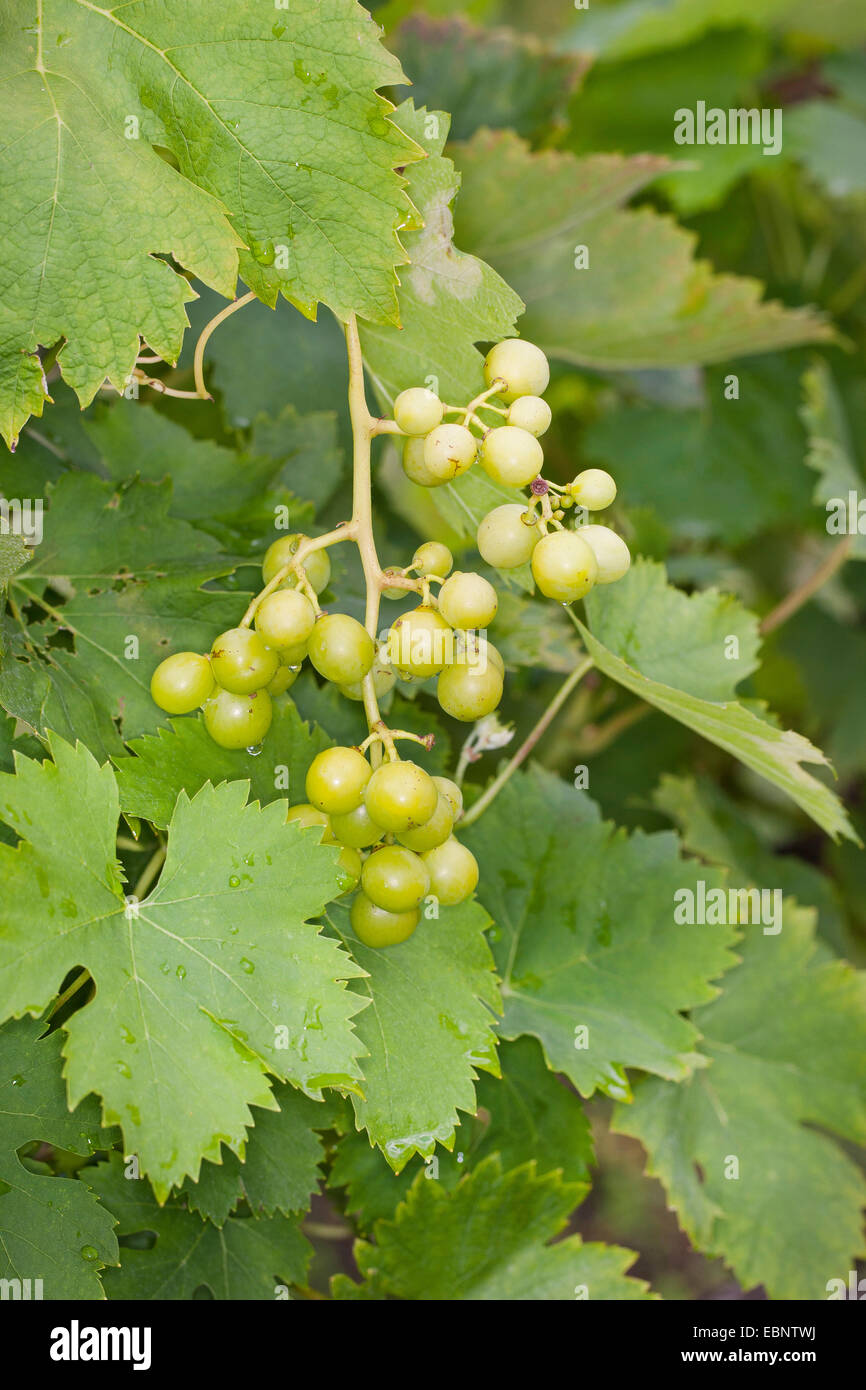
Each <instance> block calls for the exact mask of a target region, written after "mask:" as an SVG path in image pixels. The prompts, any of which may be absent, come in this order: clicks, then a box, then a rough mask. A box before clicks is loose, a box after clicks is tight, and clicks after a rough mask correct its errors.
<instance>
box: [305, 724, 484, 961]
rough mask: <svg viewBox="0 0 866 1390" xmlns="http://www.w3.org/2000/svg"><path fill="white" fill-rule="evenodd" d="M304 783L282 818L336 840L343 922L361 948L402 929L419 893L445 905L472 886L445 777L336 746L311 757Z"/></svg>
mask: <svg viewBox="0 0 866 1390" xmlns="http://www.w3.org/2000/svg"><path fill="white" fill-rule="evenodd" d="M305 789H306V793H307V801H306V802H303V803H301V804H300V805H298V806H292V807H290V808H289V812H288V818H289V820H291V821H297V822H299V823H300V824H301V825H320V826H321V827H322V832H323V836H322V838H323V842H324V843H326V844H337V845H339V846H340V847H341V850H340V861H339V862H340V865H341V867H342V869H343V870H344V873H345V876H346V889H345V891H346V892H350V891H352V890H353V889H355V888H358V892H357V893H356V894H355V897H354V898H353V900H352V906H351V909H350V914H349V915H350V920H351V923H352V928H353V930H354V932H355V934H356V936H358V937H359V938H360V939H361V941H363V942H364V943H365V944H366V945H367V946H392V945H394V944H395V943H396V942H399V941H405V940H406V938H407V937H409V936H411V935H412V932H413V931H414V930H415V928H416V926H417V925H418V921H419V919H420V915H421V907H422V904H423V902H424V900H425V898H427V897H428V895H429V896H431V897H433V898H435V899H436V901H437V902H438V903H441V904H442V905H444V906H446V907H449V906H453V905H454V904H455V903H460V902H463V900H464V899H465V898H468V897H469V896H470V894H471V893H472V892H473V891H474V889H475V885H476V884H477V882H478V864H477V863H476V860H475V857H474V855H473V854H472V853H471V852H470V851H469V850H468V849H467V848H466V846H465V845H461V844H460V842H459V840H457V839H455V837H454V835H453V834H452V831H453V828H454V824H455V821H457V819H458V818H459V816H460V815H461V814H462V811H463V795H462V793H461V791H460V788H459V787H458V786H457V784H456V783H455V782H452V781H450V780H449V778H447V777H431V775H430V774H429V773H428V772H426V771H425V770H424V768H423V767H419V766H418V765H417V763H413V762H409V761H406V760H404V759H401V758H396V757H395V758H393V759H392V760H389V761H386V762H383V763H382V764H381V765H380V766H379V767H377V768H375V769H373V768H372V767H371V766H370V763H369V762H368V761H367V759H366V758H365V756H364V754H363V753H362V752H361V751H360V750H359V749H357V748H342V747H338V748H326V749H325V751H324V752H322V753H319V754H318V755H317V757H315V758H314V759H313V762H312V763H311V764H310V768H309V771H308V772H307V780H306V788H305ZM361 851H366V853H365V856H364V858H363V859H362V857H361Z"/></svg>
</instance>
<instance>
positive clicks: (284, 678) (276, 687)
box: [265, 666, 300, 696]
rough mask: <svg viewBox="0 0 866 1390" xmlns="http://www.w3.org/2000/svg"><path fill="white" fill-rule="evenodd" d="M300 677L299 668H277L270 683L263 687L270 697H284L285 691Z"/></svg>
mask: <svg viewBox="0 0 866 1390" xmlns="http://www.w3.org/2000/svg"><path fill="white" fill-rule="evenodd" d="M299 675H300V668H299V667H297V666H278V667H277V674H276V675H275V676H274V678H273V680H272V681H269V682H268V684H267V685H266V686H265V690H266V691H267V692H268V694H269V695H270V696H275V695H285V693H286V691H287V690H289V689H290V688H291V686H293V685H294V683H295V681H296V680H297V679H298V676H299Z"/></svg>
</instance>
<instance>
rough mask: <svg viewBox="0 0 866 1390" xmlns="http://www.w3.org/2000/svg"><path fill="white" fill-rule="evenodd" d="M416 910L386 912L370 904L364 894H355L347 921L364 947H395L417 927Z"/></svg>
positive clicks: (418, 917)
mask: <svg viewBox="0 0 866 1390" xmlns="http://www.w3.org/2000/svg"><path fill="white" fill-rule="evenodd" d="M420 917H421V913H420V912H419V911H418V908H417V907H415V908H412V909H411V910H410V911H409V912H388V911H386V909H385V908H383V907H377V906H376V904H375V903H371V902H370V899H369V898H368V897H367V894H366V893H357V894H356V895H355V897H354V898H353V900H352V906H351V909H350V911H349V921H350V922H351V924H352V931H353V932H354V933H355V935H356V936H357V938H358V940H359V941H363V943H364V945H365V946H377V947H379V948H380V949H381V948H382V947H384V946H396V945H397V944H398V943H399V942H401V941H405V940H406V939H407V937H410V936H411V935H412V933H413V931H414V930H415V928H416V927H417V925H418V922H419V920H420Z"/></svg>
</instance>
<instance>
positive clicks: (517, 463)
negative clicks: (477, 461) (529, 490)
mask: <svg viewBox="0 0 866 1390" xmlns="http://www.w3.org/2000/svg"><path fill="white" fill-rule="evenodd" d="M543 464H544V451H543V450H542V447H541V445H540V444H539V442H538V440H537V439H536V438H535V436H534V435H532V434H530V433H529V431H528V430H520V429H517V428H516V426H514V425H500V427H499V428H498V429H495V430H490V431H489V433H487V434H486V435H485V436H484V443H483V444H482V445H481V466H482V468H483V469H484V472H485V473H486V474H487V476H488V477H489V478H492V479H493V481H494V482H495V483H502V485H503V487H526V485H527V483H531V482H532V480H533V478H537V477H538V475H539V473H540V472H541V469H542V465H543Z"/></svg>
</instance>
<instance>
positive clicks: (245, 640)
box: [210, 627, 280, 695]
mask: <svg viewBox="0 0 866 1390" xmlns="http://www.w3.org/2000/svg"><path fill="white" fill-rule="evenodd" d="M210 661H211V668H212V670H213V673H214V678H215V679H216V682H217V685H219V686H220V687H221V688H222V689H223V690H229V691H231V693H232V695H251V694H252V692H253V691H254V690H261V689H262V687H263V686H265V685H269V684H270V682H271V681H272V680H273V678H274V676H275V675H276V674H277V667H278V666H279V664H280V658H279V657H278V656H277V653H276V652H274V651H271V649H270V647H266V646H265V644H264V642H263V641H262V639H261V637H260V636H259V635H258V633H257V632H250V629H249V628H248V627H230V628H229V629H228V631H227V632H221V633H220V635H219V637H218V638H217V639H216V641H215V642H214V644H213V647H212V648H211V654H210Z"/></svg>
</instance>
